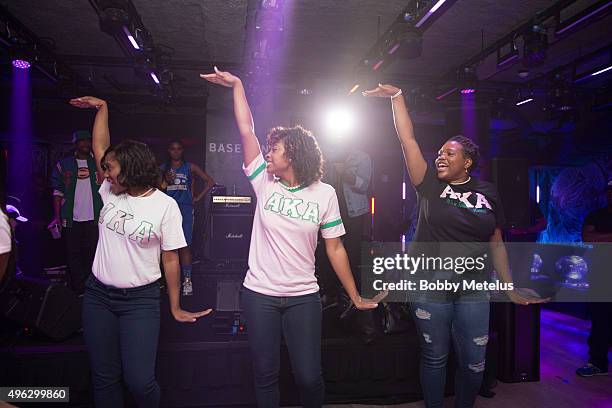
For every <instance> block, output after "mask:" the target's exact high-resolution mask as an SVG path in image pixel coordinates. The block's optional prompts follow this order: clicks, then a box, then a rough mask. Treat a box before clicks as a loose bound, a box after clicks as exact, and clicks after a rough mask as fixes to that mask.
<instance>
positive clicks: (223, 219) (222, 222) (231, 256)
mask: <svg viewBox="0 0 612 408" xmlns="http://www.w3.org/2000/svg"><path fill="white" fill-rule="evenodd" d="M252 227H253V215H252V214H248V213H220V214H215V213H213V214H211V215H210V223H209V233H208V239H207V242H206V253H205V254H206V257H207V258H209V259H216V260H232V261H243V260H246V259H247V258H248V256H249V245H250V243H251V229H252Z"/></svg>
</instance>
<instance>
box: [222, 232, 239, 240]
mask: <svg viewBox="0 0 612 408" xmlns="http://www.w3.org/2000/svg"><path fill="white" fill-rule="evenodd" d="M242 238H244V234H234V233H231V232H230V233H228V234H227V235H225V239H242Z"/></svg>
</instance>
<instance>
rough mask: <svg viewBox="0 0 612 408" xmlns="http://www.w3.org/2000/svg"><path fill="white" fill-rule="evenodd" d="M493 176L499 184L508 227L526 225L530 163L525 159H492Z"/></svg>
mask: <svg viewBox="0 0 612 408" xmlns="http://www.w3.org/2000/svg"><path fill="white" fill-rule="evenodd" d="M491 177H492V180H493V183H494V184H495V185H496V186H497V191H498V192H499V195H500V198H501V201H502V205H503V207H504V215H505V216H506V226H507V227H512V226H515V227H526V226H529V224H530V221H531V220H530V214H529V209H530V206H529V164H528V163H527V160H525V159H493V160H491Z"/></svg>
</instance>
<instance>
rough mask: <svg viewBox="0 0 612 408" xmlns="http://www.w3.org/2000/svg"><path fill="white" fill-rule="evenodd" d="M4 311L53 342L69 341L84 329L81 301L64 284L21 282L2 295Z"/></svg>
mask: <svg viewBox="0 0 612 408" xmlns="http://www.w3.org/2000/svg"><path fill="white" fill-rule="evenodd" d="M0 311H1V312H2V314H3V315H4V316H5V317H6V318H7V319H10V320H13V321H16V322H17V323H19V324H22V325H24V326H26V327H29V328H31V329H34V330H37V331H39V332H40V333H42V334H44V335H46V336H48V337H50V338H51V339H53V340H63V339H66V338H68V337H69V336H70V335H72V334H74V333H76V332H77V331H78V330H79V329H80V328H81V302H80V301H79V299H78V298H77V296H76V295H75V294H74V292H73V291H71V290H70V289H68V288H67V287H66V286H64V285H60V284H55V283H48V282H44V281H37V280H33V279H29V278H21V279H17V280H16V281H14V283H13V285H11V287H10V288H5V289H4V290H3V291H2V292H0Z"/></svg>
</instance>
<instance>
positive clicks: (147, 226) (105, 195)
mask: <svg viewBox="0 0 612 408" xmlns="http://www.w3.org/2000/svg"><path fill="white" fill-rule="evenodd" d="M110 186H111V184H110V183H109V182H108V180H104V183H102V186H101V187H100V191H99V192H100V196H101V197H102V202H103V203H104V207H103V208H102V210H101V211H100V217H99V220H98V230H99V232H100V235H99V239H98V247H97V249H96V257H95V259H94V263H93V274H94V275H95V277H96V278H97V279H98V280H99V281H100V282H102V283H104V284H106V285H111V286H114V287H117V288H130V287H137V286H143V285H146V284H148V283H151V282H154V281H156V280H157V279H159V278H160V277H161V270H160V267H159V261H160V256H161V251H162V250H163V251H171V250H174V249H178V248H182V247H184V246H187V244H186V242H185V237H184V235H183V228H182V222H183V219H182V217H181V212H180V211H179V208H178V205H177V203H176V201H174V200H173V199H172V198H170V197H168V196H167V195H166V194H164V193H162V192H160V191H159V190H155V191H154V192H153V194H151V195H150V196H147V197H132V196H130V195H129V194H127V193H124V194H119V195H115V194H113V193H112V192H111V190H110Z"/></svg>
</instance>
